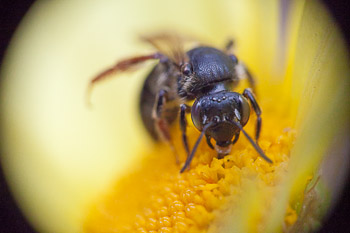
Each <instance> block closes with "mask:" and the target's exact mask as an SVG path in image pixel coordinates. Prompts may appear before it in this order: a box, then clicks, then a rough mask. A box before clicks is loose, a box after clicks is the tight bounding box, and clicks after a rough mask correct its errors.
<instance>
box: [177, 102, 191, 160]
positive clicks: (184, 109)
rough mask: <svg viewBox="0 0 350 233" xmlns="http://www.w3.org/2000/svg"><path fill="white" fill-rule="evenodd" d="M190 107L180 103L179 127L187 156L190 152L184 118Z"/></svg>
mask: <svg viewBox="0 0 350 233" xmlns="http://www.w3.org/2000/svg"><path fill="white" fill-rule="evenodd" d="M190 109H191V107H189V106H187V105H186V104H181V105H180V128H181V133H182V142H183V145H184V147H185V150H186V153H187V156H189V154H190V150H189V147H188V141H187V135H186V127H187V120H186V113H187V112H189V110H190Z"/></svg>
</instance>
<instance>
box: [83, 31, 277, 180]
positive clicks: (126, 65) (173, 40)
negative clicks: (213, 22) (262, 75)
mask: <svg viewBox="0 0 350 233" xmlns="http://www.w3.org/2000/svg"><path fill="white" fill-rule="evenodd" d="M143 40H144V41H145V42H147V43H149V44H151V45H152V46H153V47H154V48H155V49H156V50H157V52H155V53H152V54H149V55H144V56H135V57H132V58H128V59H124V60H121V61H119V62H118V63H117V64H115V65H114V66H113V67H111V68H109V69H106V70H104V71H103V72H101V73H100V74H98V75H97V76H95V77H94V78H93V79H92V80H91V82H90V83H89V86H90V89H91V87H92V86H94V85H95V84H96V83H97V82H99V81H101V80H103V79H105V78H106V77H107V76H110V75H111V74H114V73H120V72H125V71H129V70H131V69H132V68H135V67H136V66H138V65H139V64H141V63H143V62H145V61H148V60H158V64H157V65H155V67H154V68H153V69H152V71H151V72H150V74H149V75H148V76H147V78H146V80H145V82H144V85H143V88H142V91H141V95H140V112H141V118H142V121H143V123H144V126H145V127H146V129H147V131H148V132H149V133H150V135H151V136H152V137H153V138H154V139H156V140H162V141H165V142H167V143H168V144H169V145H170V147H171V148H172V149H173V150H175V148H174V145H173V142H172V137H171V134H170V126H171V125H172V124H174V122H175V121H176V119H179V124H180V129H181V135H182V142H183V146H184V148H185V151H186V153H187V159H186V162H185V164H184V165H183V167H182V168H181V170H180V172H181V173H182V172H184V171H185V170H186V169H187V168H188V167H189V165H190V163H191V161H192V159H193V157H194V155H195V152H196V150H197V148H198V145H199V143H200V142H201V140H202V138H203V137H204V136H205V137H206V141H207V144H208V146H209V147H210V148H211V149H215V150H216V152H217V153H218V157H219V158H222V157H223V156H225V155H227V154H228V153H229V152H230V151H231V147H232V145H233V144H235V143H236V142H237V140H238V138H239V135H240V132H243V134H244V136H245V137H246V138H247V139H248V140H249V142H250V143H251V145H252V146H253V147H254V148H255V150H256V151H257V152H258V153H259V155H260V156H261V157H262V158H263V159H265V160H266V161H267V162H269V163H272V161H271V160H270V159H269V158H268V157H267V156H266V155H265V153H264V152H263V150H262V149H261V148H260V146H259V145H258V139H259V135H260V131H261V123H262V118H261V109H260V107H259V105H258V102H257V100H256V98H255V96H254V94H253V90H254V89H255V82H254V79H253V77H252V75H251V74H250V72H249V71H248V69H247V68H246V67H245V66H244V64H243V63H241V62H239V61H238V59H237V57H236V56H235V55H234V54H233V53H230V51H231V50H232V47H233V42H232V41H230V42H229V43H228V44H227V45H226V47H225V48H224V49H223V50H220V49H217V48H214V47H209V46H196V47H194V48H192V49H190V50H189V51H187V52H185V51H184V48H183V41H182V40H181V39H180V38H179V37H177V36H174V35H170V34H159V35H154V36H151V37H143ZM243 78H247V79H248V81H249V84H250V87H251V88H246V89H245V90H244V91H243V93H242V94H240V93H238V92H233V91H232V90H233V88H234V87H235V86H237V84H238V83H239V81H240V80H241V79H243ZM193 101H194V102H193ZM190 102H193V105H192V106H189V104H188V103H190ZM250 105H251V107H252V109H253V110H254V112H255V114H256V116H257V120H256V129H255V140H253V139H252V138H251V137H250V136H249V134H248V133H247V132H246V131H245V130H244V129H243V127H244V126H245V125H246V124H247V122H248V120H249V117H250V113H251V110H250ZM189 113H190V114H191V118H192V122H193V124H194V126H195V127H196V128H197V129H198V130H199V131H200V132H201V133H200V136H199V137H198V139H197V141H196V142H195V145H194V146H193V148H192V150H191V151H190V149H189V145H188V139H187V134H186V128H187V121H186V114H189ZM212 139H213V140H215V142H216V143H215V145H213V143H212Z"/></svg>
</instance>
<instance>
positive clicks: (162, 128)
mask: <svg viewBox="0 0 350 233" xmlns="http://www.w3.org/2000/svg"><path fill="white" fill-rule="evenodd" d="M167 98H168V92H167V91H165V90H160V91H159V93H158V95H157V98H156V102H155V106H154V108H153V114H152V117H153V119H154V122H155V128H156V130H157V132H158V135H159V137H160V138H161V139H162V140H164V141H166V142H167V143H168V144H169V146H170V148H171V150H172V151H173V152H174V154H175V158H176V163H179V156H178V154H177V152H176V149H175V146H174V144H173V142H172V140H171V135H170V130H169V123H168V121H167V120H166V119H165V118H164V117H163V114H162V112H163V107H164V106H165V104H166V102H167Z"/></svg>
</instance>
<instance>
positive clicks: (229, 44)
mask: <svg viewBox="0 0 350 233" xmlns="http://www.w3.org/2000/svg"><path fill="white" fill-rule="evenodd" d="M234 48H235V41H234V40H233V39H229V40H228V41H227V43H226V45H225V50H224V51H225V52H226V53H227V54H229V53H233V50H234Z"/></svg>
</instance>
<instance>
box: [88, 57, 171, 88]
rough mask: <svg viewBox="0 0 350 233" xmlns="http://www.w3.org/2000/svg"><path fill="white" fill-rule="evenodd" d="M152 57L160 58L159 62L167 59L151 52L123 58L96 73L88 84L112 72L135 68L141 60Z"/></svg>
mask: <svg viewBox="0 0 350 233" xmlns="http://www.w3.org/2000/svg"><path fill="white" fill-rule="evenodd" d="M152 59H153V60H154V59H158V60H160V62H165V61H166V60H168V59H167V57H166V56H165V55H163V54H161V53H153V54H150V55H145V56H138V57H132V58H128V59H125V60H121V61H119V62H118V63H117V64H115V65H114V66H112V67H111V68H109V69H106V70H104V71H102V72H101V73H99V74H98V75H96V76H95V78H93V79H92V80H91V82H90V85H92V84H94V83H96V82H98V81H100V80H102V79H104V78H106V77H107V76H109V75H111V74H113V73H116V72H124V71H128V70H130V69H131V68H135V66H136V65H139V64H140V63H142V62H145V61H148V60H152Z"/></svg>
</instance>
